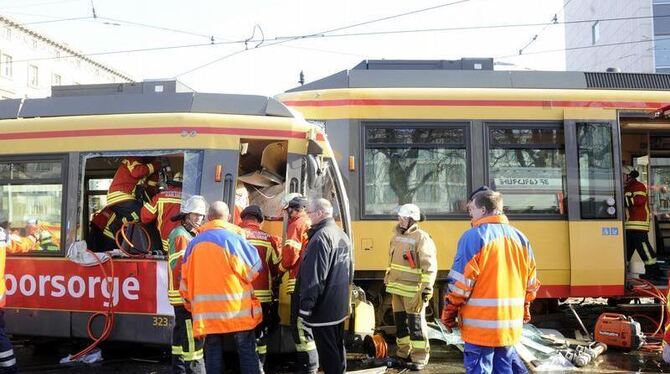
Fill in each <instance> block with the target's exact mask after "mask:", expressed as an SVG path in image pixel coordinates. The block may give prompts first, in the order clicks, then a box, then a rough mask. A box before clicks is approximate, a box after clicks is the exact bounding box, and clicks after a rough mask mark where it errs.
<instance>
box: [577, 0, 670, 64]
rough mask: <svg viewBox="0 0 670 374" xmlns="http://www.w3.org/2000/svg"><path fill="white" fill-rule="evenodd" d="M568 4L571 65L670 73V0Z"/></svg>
mask: <svg viewBox="0 0 670 374" xmlns="http://www.w3.org/2000/svg"><path fill="white" fill-rule="evenodd" d="M564 8H565V9H564V12H565V21H566V22H567V23H566V25H565V46H566V53H565V56H566V69H567V70H572V71H605V70H606V69H607V68H619V69H620V70H621V71H622V72H627V73H653V72H658V73H670V0H564ZM576 21H587V22H576ZM571 22H575V23H571Z"/></svg>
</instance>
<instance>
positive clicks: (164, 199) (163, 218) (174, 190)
mask: <svg viewBox="0 0 670 374" xmlns="http://www.w3.org/2000/svg"><path fill="white" fill-rule="evenodd" d="M181 185H182V176H181V173H176V174H175V175H174V176H173V177H172V179H171V180H169V181H168V182H167V189H165V190H164V191H161V192H159V193H158V194H157V195H155V196H154V197H153V198H152V199H151V201H150V202H147V203H144V206H142V210H141V211H140V218H141V220H142V223H143V224H145V225H148V224H150V223H152V222H156V228H157V229H158V233H159V234H160V237H161V244H162V248H163V250H164V251H165V253H167V252H168V236H169V235H170V233H171V232H172V229H174V228H175V227H176V226H178V225H179V222H178V221H176V222H175V221H173V220H172V219H171V218H172V217H174V216H175V215H177V214H179V209H180V206H181Z"/></svg>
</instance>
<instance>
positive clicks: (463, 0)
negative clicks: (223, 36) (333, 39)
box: [175, 0, 470, 78]
mask: <svg viewBox="0 0 670 374" xmlns="http://www.w3.org/2000/svg"><path fill="white" fill-rule="evenodd" d="M468 1H470V0H458V1H453V2H448V3H443V4H439V5H436V6H432V7H428V8H422V9H417V10H412V11H409V12H404V13H399V14H394V15H391V16H386V17H381V18H376V19H372V20H368V21H364V22H359V23H355V24H352V25H347V26H341V27H336V28H332V29H328V30H325V31H321V32H318V33H312V34H306V35H300V36H297V37H293V38H288V39H283V40H278V39H275V40H276V41H275V42H274V43H268V44H262V45H257V46H256V48H254V49H252V50H256V49H259V48H263V47H271V46H274V45H278V44H283V43H287V42H290V41H294V40H298V39H304V38H306V37H309V36H316V35H320V34H326V33H331V32H335V31H341V30H346V29H350V28H354V27H360V26H363V25H369V24H372V23H376V22H382V21H388V20H390V19H394V18H400V17H405V16H408V15H413V14H418V13H422V12H427V11H431V10H436V9H440V8H444V7H447V6H452V5H457V4H462V3H466V2H468ZM247 42H249V41H248V40H246V41H245V43H247ZM247 51H248V50H247V49H244V50H242V51H238V52H233V53H230V54H227V55H225V56H223V57H219V58H216V59H214V60H212V61H209V62H207V63H205V64H201V65H198V66H196V67H194V68H191V69H189V70H187V71H184V72H182V73H179V74H177V75H175V78H178V77H181V76H183V75H186V74H190V73H193V72H195V71H197V70H200V69H202V68H205V67H207V66H210V65H213V64H215V63H218V62H220V61H223V60H225V59H228V58H230V57H233V56H236V55H238V54H240V53H243V52H247Z"/></svg>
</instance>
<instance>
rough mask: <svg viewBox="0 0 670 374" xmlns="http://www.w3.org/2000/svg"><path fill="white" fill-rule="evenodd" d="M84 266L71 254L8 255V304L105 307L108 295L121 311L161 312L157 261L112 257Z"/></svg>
mask: <svg viewBox="0 0 670 374" xmlns="http://www.w3.org/2000/svg"><path fill="white" fill-rule="evenodd" d="M113 265H114V274H113V275H112V270H111V269H112V267H111V264H110V263H109V262H107V263H105V264H104V266H105V270H106V272H107V277H105V275H104V274H103V272H102V269H100V266H98V265H95V266H90V267H85V266H81V265H78V264H75V263H73V262H71V261H68V260H64V259H63V260H60V259H59V260H51V259H35V258H11V257H10V258H8V259H7V265H6V270H5V272H6V274H5V284H6V285H7V307H8V308H30V309H51V310H68V311H105V310H107V308H108V307H109V302H110V296H111V302H112V303H113V306H114V310H115V311H116V312H120V313H151V314H154V313H156V312H157V309H158V308H157V303H158V301H157V297H156V291H157V288H158V287H157V271H156V269H157V263H156V262H155V261H131V260H123V261H114V264H113Z"/></svg>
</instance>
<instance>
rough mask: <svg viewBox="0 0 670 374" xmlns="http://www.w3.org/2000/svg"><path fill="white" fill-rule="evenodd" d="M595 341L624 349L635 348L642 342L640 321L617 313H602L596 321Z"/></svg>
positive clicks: (642, 335)
mask: <svg viewBox="0 0 670 374" xmlns="http://www.w3.org/2000/svg"><path fill="white" fill-rule="evenodd" d="M593 335H594V337H595V339H596V341H598V342H600V343H605V344H607V346H608V347H617V348H621V349H625V350H636V349H638V348H640V347H641V346H642V343H644V334H643V333H642V328H641V327H640V323H639V322H637V321H635V320H634V319H633V318H631V317H628V316H625V315H623V314H617V313H603V314H601V315H600V317H598V321H596V329H595V332H594V334H593Z"/></svg>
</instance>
